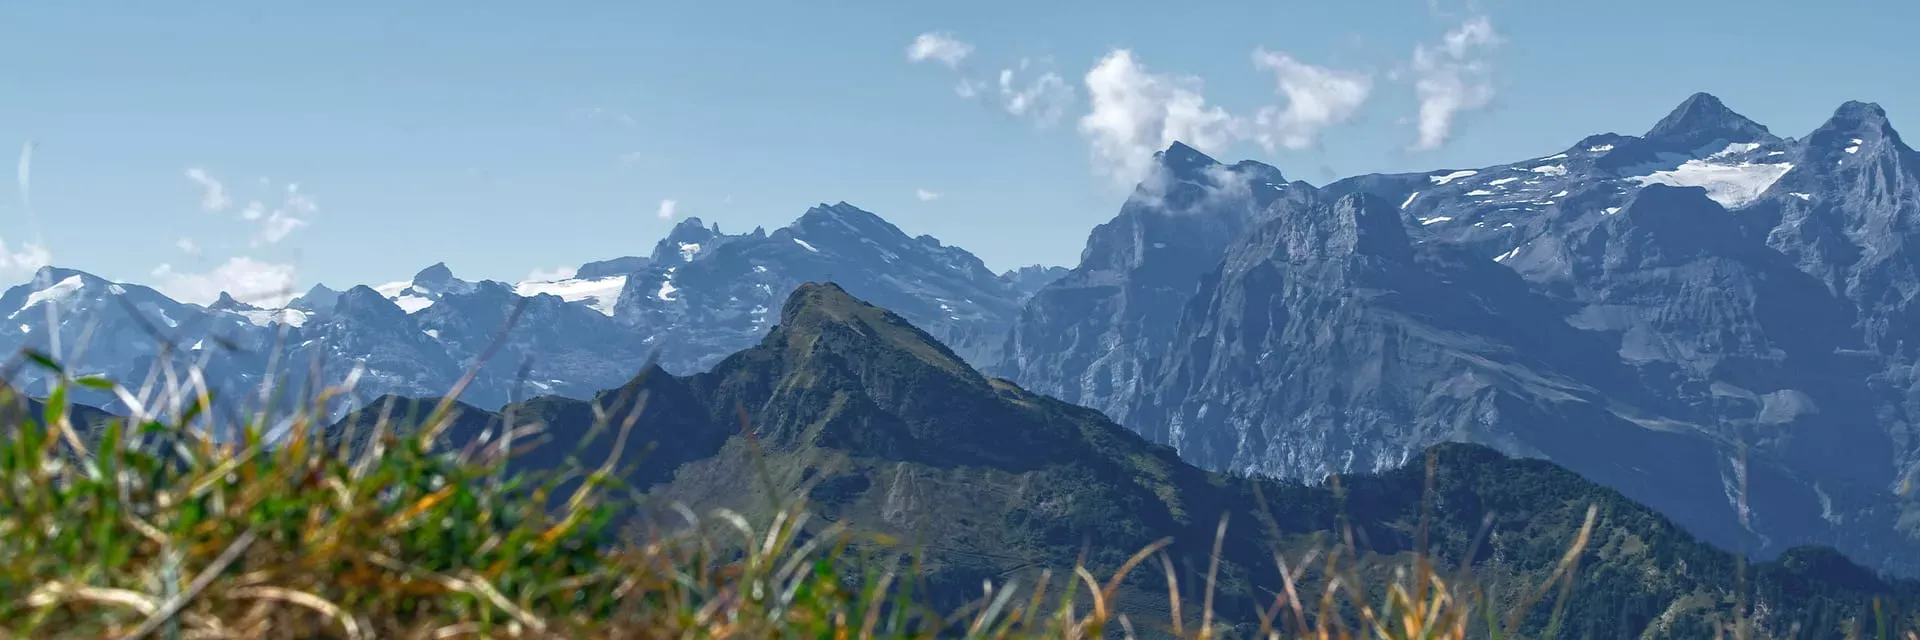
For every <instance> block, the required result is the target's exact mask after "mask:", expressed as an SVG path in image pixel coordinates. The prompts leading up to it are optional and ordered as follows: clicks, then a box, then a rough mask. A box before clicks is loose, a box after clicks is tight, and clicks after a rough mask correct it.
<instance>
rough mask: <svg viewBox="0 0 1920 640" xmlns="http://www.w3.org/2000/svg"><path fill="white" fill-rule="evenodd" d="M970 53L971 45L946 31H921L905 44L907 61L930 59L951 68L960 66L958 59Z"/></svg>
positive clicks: (971, 53) (962, 58)
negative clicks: (910, 41) (910, 42)
mask: <svg viewBox="0 0 1920 640" xmlns="http://www.w3.org/2000/svg"><path fill="white" fill-rule="evenodd" d="M970 55H973V45H971V44H967V43H966V42H962V41H961V40H959V39H957V38H954V37H953V34H952V33H949V32H946V31H929V32H927V33H922V34H920V35H919V36H918V37H915V38H914V39H913V44H909V45H907V61H908V62H916V63H917V62H926V61H928V60H932V61H934V62H938V63H940V64H944V65H946V66H948V67H950V68H951V67H958V66H960V61H961V60H965V59H967V56H970Z"/></svg>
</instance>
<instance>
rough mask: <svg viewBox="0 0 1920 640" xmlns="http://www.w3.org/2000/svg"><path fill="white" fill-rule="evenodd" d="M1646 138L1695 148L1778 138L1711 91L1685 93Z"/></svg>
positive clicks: (1686, 147) (1649, 131) (1648, 131)
mask: <svg viewBox="0 0 1920 640" xmlns="http://www.w3.org/2000/svg"><path fill="white" fill-rule="evenodd" d="M1643 137H1644V138H1646V139H1647V140H1649V141H1654V142H1660V143H1668V144H1672V145H1675V146H1677V147H1681V148H1685V149H1695V148H1698V147H1701V146H1704V145H1707V144H1710V143H1713V142H1716V141H1725V142H1768V141H1773V140H1778V139H1779V138H1778V137H1777V136H1775V135H1773V133H1772V132H1771V131H1768V130H1767V127H1766V126H1765V125H1762V124H1760V123H1758V122H1754V121H1752V120H1749V119H1747V117H1746V116H1743V115H1740V114H1739V113H1736V112H1734V110H1732V109H1729V108H1727V105H1726V103H1724V102H1721V101H1720V98H1718V97H1716V96H1714V95H1713V94H1710V93H1706V92H1700V93H1695V94H1693V95H1691V96H1688V97H1687V99H1686V100H1684V101H1682V102H1681V103H1680V106H1678V107H1674V109H1673V111H1672V112H1670V113H1668V114H1667V117H1665V118H1661V119H1660V122H1659V123H1656V124H1654V125H1653V128H1652V129H1648V130H1647V134H1646V135H1645V136H1643Z"/></svg>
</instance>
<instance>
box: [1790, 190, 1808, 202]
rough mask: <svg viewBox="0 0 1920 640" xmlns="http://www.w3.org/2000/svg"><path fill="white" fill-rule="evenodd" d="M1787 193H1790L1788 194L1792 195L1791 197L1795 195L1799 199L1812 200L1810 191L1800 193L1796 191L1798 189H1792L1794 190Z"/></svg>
mask: <svg viewBox="0 0 1920 640" xmlns="http://www.w3.org/2000/svg"><path fill="white" fill-rule="evenodd" d="M1787 195H1790V196H1793V197H1795V198H1799V199H1801V200H1812V199H1813V194H1810V193H1800V192H1798V191H1794V192H1791V193H1788V194H1787Z"/></svg>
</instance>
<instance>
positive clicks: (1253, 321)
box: [1014, 94, 1920, 572]
mask: <svg viewBox="0 0 1920 640" xmlns="http://www.w3.org/2000/svg"><path fill="white" fill-rule="evenodd" d="M1915 158H1916V156H1915V153H1914V151H1913V150H1912V149H1910V148H1908V147H1907V146H1906V145H1905V144H1904V143H1903V142H1901V141H1900V138H1899V136H1898V134H1897V133H1895V132H1893V130H1892V128H1891V127H1890V126H1888V125H1887V123H1886V119H1885V115H1884V113H1883V112H1881V111H1880V110H1879V109H1878V107H1875V106H1873V105H1867V104H1862V103H1848V104H1847V105H1843V106H1842V107H1841V108H1840V109H1839V110H1838V111H1836V113H1835V115H1834V117H1833V119H1831V120H1830V121H1829V122H1828V123H1826V124H1825V125H1823V126H1822V127H1821V128H1820V129H1818V130H1816V131H1815V132H1814V133H1813V134H1811V135H1809V136H1807V137H1806V138H1804V139H1798V140H1795V139H1782V138H1779V137H1777V136H1775V135H1773V134H1772V133H1771V132H1769V131H1768V130H1767V129H1766V128H1765V127H1763V126H1761V125H1758V124H1756V123H1753V122H1752V121H1750V120H1747V119H1746V118H1744V117H1741V116H1739V115H1738V114H1736V113H1734V112H1732V111H1731V110H1730V109H1727V108H1726V106H1725V105H1724V104H1722V103H1721V102H1720V101H1719V100H1717V99H1715V98H1713V97H1712V96H1707V95H1705V94H1701V95H1696V96H1694V97H1692V98H1689V99H1688V100H1687V101H1686V102H1684V103H1683V104H1682V105H1681V106H1680V107H1678V108H1676V109H1675V110H1674V112H1673V114H1671V115H1669V116H1668V117H1667V118H1665V119H1663V120H1662V121H1661V122H1660V123H1658V124H1656V125H1655V126H1654V127H1653V128H1652V129H1651V130H1649V131H1648V132H1647V133H1646V134H1645V135H1642V136H1625V135H1617V134H1602V135H1596V136H1592V137H1589V138H1587V139H1585V140H1582V141H1580V142H1579V143H1578V144H1576V145H1575V146H1573V147H1571V148H1568V149H1567V150H1565V151H1563V152H1560V153H1556V154H1551V155H1548V156H1544V157H1540V158H1535V159H1531V160H1526V161H1522V162H1517V163H1512V164H1508V165H1500V166H1493V167H1484V168H1479V169H1460V170H1445V171H1436V172H1430V173H1422V174H1405V175H1374V176H1361V177H1356V178H1352V179H1348V180H1343V181H1340V182H1336V183H1334V184H1331V185H1328V186H1326V187H1324V188H1319V189H1315V188H1312V187H1308V186H1305V185H1300V186H1298V187H1295V188H1292V189H1290V190H1289V191H1290V193H1289V195H1288V197H1286V198H1285V199H1284V201H1281V202H1278V203H1275V204H1270V206H1267V207H1263V208H1262V209H1260V210H1259V211H1258V212H1255V213H1253V214H1251V216H1250V217H1248V218H1247V220H1248V222H1247V223H1245V224H1244V225H1243V227H1242V228H1241V229H1240V230H1237V231H1234V232H1232V233H1223V234H1222V235H1223V236H1225V237H1227V238H1228V240H1227V241H1226V244H1222V245H1218V246H1219V247H1220V248H1219V249H1217V250H1215V252H1214V253H1211V254H1207V253H1205V252H1204V251H1194V252H1192V253H1193V254H1197V255H1203V256H1212V257H1210V260H1211V262H1212V263H1213V264H1212V265H1210V266H1207V267H1204V268H1200V267H1192V266H1189V268H1188V269H1186V270H1185V271H1183V272H1182V273H1183V274H1184V275H1185V277H1188V278H1191V280H1190V283H1191V284H1189V287H1190V288H1189V289H1188V291H1186V292H1184V293H1182V294H1174V293H1166V294H1165V296H1164V297H1163V298H1161V299H1160V304H1162V305H1169V306H1170V305H1171V304H1173V303H1170V302H1167V301H1168V300H1174V299H1178V300H1180V302H1178V305H1179V308H1181V309H1182V311H1180V312H1179V313H1178V314H1177V316H1176V317H1175V318H1173V319H1171V320H1168V319H1165V318H1164V317H1161V318H1158V319H1157V320H1156V322H1157V323H1158V324H1154V325H1153V326H1154V327H1165V329H1163V330H1160V331H1151V330H1147V331H1143V330H1137V329H1136V330H1133V331H1131V332H1126V331H1117V330H1115V329H1114V327H1126V326H1130V325H1135V324H1136V323H1134V321H1133V320H1131V318H1132V317H1134V316H1131V315H1126V313H1125V310H1126V309H1127V307H1126V306H1125V305H1122V304H1108V305H1107V306H1096V305H1085V306H1083V307H1080V308H1077V309H1076V311H1077V313H1075V314H1072V315H1074V316H1077V317H1074V318H1073V319H1071V320H1062V321H1060V322H1057V323H1054V324H1052V325H1047V324H1043V323H1029V322H1025V321H1024V318H1023V323H1022V325H1020V326H1019V327H1017V328H1016V329H1015V334H1014V336H1015V338H1016V339H1018V341H1019V342H1018V344H1021V345H1046V348H1044V349H1040V350H1038V352H1035V353H1028V354H1025V355H1024V357H1023V359H1020V360H1016V361H1015V364H1021V365H1024V366H1027V367H1029V368H1028V369H1022V370H1020V371H1017V372H1014V373H1015V374H1016V375H1018V376H1019V377H1020V378H1021V379H1022V380H1025V381H1030V383H1031V384H1032V385H1033V386H1035V387H1036V388H1039V389H1042V390H1045V391H1047V392H1048V393H1053V394H1056V395H1059V396H1061V397H1063V398H1068V399H1071V400H1074V401H1077V402H1082V403H1085V404H1088V405H1090V406H1094V407H1096V408H1100V409H1102V410H1103V411H1106V412H1108V414H1109V415H1111V416H1114V417H1116V418H1118V419H1121V420H1122V421H1123V422H1124V423H1125V424H1127V425H1128V426H1129V427H1131V428H1133V429H1135V430H1137V431H1140V432H1141V433H1143V434H1147V435H1148V436H1149V437H1150V438H1153V439H1155V440H1158V441H1162V442H1167V443H1169V444H1172V445H1174V446H1175V447H1177V448H1178V449H1179V450H1180V451H1181V454H1182V455H1183V456H1184V457H1186V458H1187V459H1189V460H1193V461H1196V462H1199V463H1201V464H1202V465H1204V466H1208V467H1210V468H1220V469H1233V470H1237V471H1247V472H1259V473H1270V474H1276V475H1281V476H1287V477H1304V478H1315V477H1319V476H1320V475H1322V474H1325V473H1328V472H1350V471H1365V470H1373V469H1382V468H1387V467H1391V466H1394V465H1397V464H1400V463H1402V462H1403V461H1404V460H1405V457H1406V456H1407V455H1410V452H1414V451H1419V450H1420V449H1421V448H1423V447H1425V446H1428V445H1431V444H1433V443H1436V442H1440V441H1446V440H1468V441H1476V442H1483V443H1488V444H1491V445H1494V446H1496V447H1499V448H1501V449H1503V450H1505V451H1507V452H1509V453H1515V454H1522V455H1534V456H1544V457H1547V458H1550V459H1553V460H1555V461H1557V462H1559V463H1561V464H1565V465H1567V466H1568V467H1570V468H1572V469H1574V470H1576V471H1578V472H1580V473H1582V474H1584V475H1587V476H1588V477H1591V478H1594V479H1597V480H1600V481H1602V482H1605V483H1607V484H1609V485H1611V486H1614V487H1616V488H1619V489H1621V490H1623V491H1625V492H1626V493H1628V495H1630V496H1633V497H1634V498H1635V499H1638V500H1641V501H1644V502H1647V503H1649V504H1652V505H1655V506H1657V507H1659V508H1661V509H1663V510H1665V511H1666V512H1667V513H1669V514H1672V515H1674V516H1675V517H1676V518H1678V519H1679V520H1680V521H1681V522H1683V523H1685V524H1686V525H1687V526H1689V528H1690V529H1692V530H1694V531H1695V532H1696V533H1698V534H1700V535H1704V536H1706V537H1708V538H1709V539H1712V540H1714V541H1716V542H1718V543H1721V544H1726V545H1729V546H1735V547H1738V548H1741V549H1745V550H1748V551H1751V552H1754V553H1758V554H1762V555H1765V554H1770V553H1775V552H1777V551H1779V550H1780V549H1783V548H1785V547H1788V546H1792V545H1795V544H1806V543H1818V544H1833V545H1837V546H1839V547H1841V548H1842V549H1843V550H1844V551H1846V552H1847V553H1849V554H1852V555H1853V556H1854V557H1857V558H1861V559H1863V560H1866V561H1868V562H1871V563H1874V564H1876V565H1877V566H1880V567H1881V568H1885V569H1894V570H1898V571H1903V572H1914V571H1920V545H1916V543H1915V538H1914V537H1912V535H1911V532H1910V529H1911V527H1910V526H1909V525H1906V524H1904V522H1905V521H1906V520H1910V518H1905V517H1904V516H1903V515H1902V514H1905V513H1908V512H1909V511H1911V510H1912V509H1913V506H1912V504H1911V503H1910V501H1909V500H1908V499H1907V498H1904V497H1902V496H1901V487H1902V485H1903V483H1905V482H1906V481H1907V478H1908V477H1909V476H1910V475H1911V474H1912V472H1913V471H1914V470H1915V469H1916V468H1917V467H1916V463H1917V462H1920V455H1916V446H1920V431H1917V430H1916V428H1915V427H1914V425H1915V424H1916V423H1915V420H1914V418H1915V417H1920V411H1916V409H1920V394H1917V393H1916V391H1917V390H1920V386H1916V384H1915V382H1916V379H1915V377H1914V375H1913V373H1912V372H1913V371H1914V367H1913V364H1914V361H1915V354H1914V353H1913V346H1912V345H1914V344H1920V342H1916V340H1915V337H1920V336H1916V335H1915V334H1914V333H1913V332H1914V331H1920V329H1914V327H1920V318H1915V317H1913V316H1911V315H1909V314H1911V313H1914V309H1915V308H1916V306H1915V305H1916V304H1920V303H1916V294H1920V269H1916V268H1915V262H1914V260H1913V258H1912V253H1911V251H1910V250H1909V249H1908V248H1907V247H1908V244H1909V241H1910V240H1911V239H1915V238H1920V236H1916V235H1915V231H1916V229H1915V228H1914V227H1913V221H1914V219H1915V218H1914V216H1915V213H1916V212H1920V209H1917V208H1916V207H1920V191H1916V186H1917V185H1920V180H1917V179H1916V173H1915V170H1914V167H1915V166H1916V165H1915ZM1128 206H1129V207H1135V206H1137V205H1136V204H1135V203H1133V202H1129V205H1128ZM1138 215H1139V214H1138V213H1137V212H1136V211H1125V210H1123V212H1122V213H1121V215H1120V216H1119V217H1117V218H1116V219H1115V222H1113V223H1110V225H1109V226H1115V225H1121V224H1123V223H1129V221H1130V220H1132V219H1133V218H1135V217H1138ZM1129 224H1131V223H1129ZM1109 235H1111V233H1109ZM1155 241H1157V238H1155V237H1151V236H1149V235H1145V234H1143V235H1142V239H1141V242H1142V243H1152V242H1155ZM1111 244H1112V242H1111V240H1109V239H1108V238H1105V237H1101V235H1100V234H1099V233H1098V232H1096V236H1095V238H1094V239H1092V240H1090V242H1089V247H1088V252H1087V255H1088V257H1089V259H1088V260H1087V261H1086V262H1088V263H1091V264H1096V265H1097V264H1100V263H1099V262H1098V258H1096V256H1099V255H1101V254H1103V253H1111V251H1110V250H1107V249H1106V247H1108V246H1110V245H1111ZM1201 244H1205V243H1201ZM1209 246H1211V245H1209ZM1088 266H1089V265H1088V264H1083V265H1082V266H1081V268H1080V269H1077V270H1076V271H1075V274H1079V273H1082V272H1087V273H1094V272H1097V271H1096V270H1094V269H1089V268H1088ZM1171 271H1172V270H1169V271H1166V272H1163V273H1170V272H1171ZM1106 273H1108V274H1111V275H1109V277H1108V278H1107V279H1106V280H1105V281H1104V287H1105V288H1104V289H1101V291H1104V292H1120V291H1135V290H1142V289H1146V287H1145V286H1144V285H1143V284H1142V283H1143V282H1144V281H1145V280H1146V279H1147V278H1148V277H1149V276H1148V275H1146V274H1147V273H1152V272H1151V271H1150V270H1146V269H1138V268H1136V269H1134V270H1132V271H1128V270H1108V271H1107V272H1106ZM1073 282H1074V275H1069V276H1068V278H1064V279H1062V280H1061V281H1060V282H1057V283H1055V284H1054V285H1053V286H1051V287H1049V288H1048V289H1043V290H1042V291H1041V292H1040V293H1039V294H1037V295H1036V296H1035V298H1034V301H1033V302H1032V303H1031V304H1030V306H1029V308H1028V310H1027V312H1026V316H1027V317H1038V318H1050V317H1051V318H1068V317H1069V314H1065V313H1061V312H1059V311H1057V310H1056V309H1055V308H1054V307H1049V306H1045V305H1046V303H1047V301H1049V300H1053V299H1056V298H1057V297H1062V296H1064V295H1065V294H1069V293H1073V292H1075V290H1074V289H1070V288H1068V286H1067V285H1069V284H1070V283H1073ZM1170 288H1172V289H1177V287H1170ZM1083 295H1084V294H1083ZM1084 297H1086V298H1089V299H1095V300H1127V299H1128V298H1127V296H1125V295H1121V294H1118V293H1108V294H1107V295H1105V296H1095V295H1084ZM1056 306H1058V305H1056ZM1141 317H1148V316H1144V315H1143V316H1141ZM1023 330H1024V331H1025V332H1026V333H1024V334H1022V333H1021V332H1022V331H1023ZM1090 337H1091V338H1093V339H1092V340H1089V338H1090ZM1085 344H1091V345H1094V348H1087V347H1084V346H1082V345H1085ZM1114 352H1119V355H1113V354H1114ZM1086 353H1094V354H1102V355H1104V357H1105V358H1106V360H1101V359H1100V358H1098V357H1088V356H1085V355H1081V354H1086ZM1076 358H1077V359H1076ZM1113 360H1120V361H1123V362H1125V363H1126V366H1124V367H1115V366H1113V365H1111V364H1109V363H1110V362H1111V361H1113ZM1034 363H1038V366H1037V367H1035V365H1034ZM1115 371H1119V372H1121V373H1120V374H1116V373H1115ZM1076 376H1077V377H1076ZM1063 380H1064V381H1066V382H1068V383H1069V384H1063V383H1062V381H1063Z"/></svg>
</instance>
